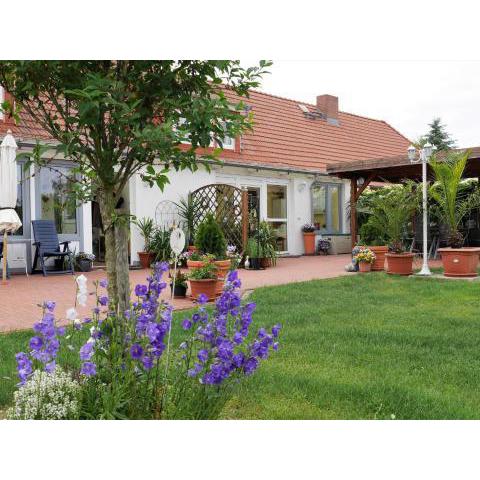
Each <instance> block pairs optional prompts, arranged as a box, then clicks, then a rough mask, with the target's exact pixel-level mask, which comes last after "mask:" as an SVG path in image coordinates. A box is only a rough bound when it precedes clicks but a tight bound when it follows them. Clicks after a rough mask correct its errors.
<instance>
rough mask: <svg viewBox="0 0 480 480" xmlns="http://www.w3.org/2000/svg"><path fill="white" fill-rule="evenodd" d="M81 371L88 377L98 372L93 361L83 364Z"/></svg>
mask: <svg viewBox="0 0 480 480" xmlns="http://www.w3.org/2000/svg"><path fill="white" fill-rule="evenodd" d="M80 373H81V374H82V375H85V376H87V377H93V376H94V375H96V374H97V366H96V365H95V364H94V363H92V362H85V363H83V364H82V369H81V370H80Z"/></svg>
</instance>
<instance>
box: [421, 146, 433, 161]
mask: <svg viewBox="0 0 480 480" xmlns="http://www.w3.org/2000/svg"><path fill="white" fill-rule="evenodd" d="M432 150H433V147H432V144H431V143H430V142H427V143H426V144H425V145H424V146H423V152H424V154H425V157H426V159H427V160H428V159H429V158H430V157H431V155H432Z"/></svg>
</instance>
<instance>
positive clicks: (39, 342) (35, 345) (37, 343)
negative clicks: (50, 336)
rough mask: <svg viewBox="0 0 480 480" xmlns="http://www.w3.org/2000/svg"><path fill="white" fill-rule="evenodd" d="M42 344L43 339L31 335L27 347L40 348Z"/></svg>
mask: <svg viewBox="0 0 480 480" xmlns="http://www.w3.org/2000/svg"><path fill="white" fill-rule="evenodd" d="M42 346H43V340H42V339H41V338H40V337H32V338H31V339H30V343H29V347H30V348H31V349H32V350H36V351H38V350H40V349H41V348H42Z"/></svg>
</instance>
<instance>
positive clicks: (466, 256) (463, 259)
mask: <svg viewBox="0 0 480 480" xmlns="http://www.w3.org/2000/svg"><path fill="white" fill-rule="evenodd" d="M438 251H439V252H440V255H441V256H442V263H443V270H444V275H445V276H446V277H476V276H477V267H478V259H479V255H480V248H475V247H464V248H439V249H438Z"/></svg>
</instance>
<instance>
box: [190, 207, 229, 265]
mask: <svg viewBox="0 0 480 480" xmlns="http://www.w3.org/2000/svg"><path fill="white" fill-rule="evenodd" d="M195 246H196V247H197V248H198V250H200V252H202V253H204V254H211V255H214V256H215V259H217V260H221V259H223V258H225V255H226V252H227V242H226V240H225V235H224V234H223V232H222V229H221V228H220V226H219V225H218V223H217V222H216V220H215V218H214V217H213V215H212V214H208V215H207V216H206V217H205V220H203V222H202V223H201V224H200V225H199V226H198V228H197V234H196V236H195Z"/></svg>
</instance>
